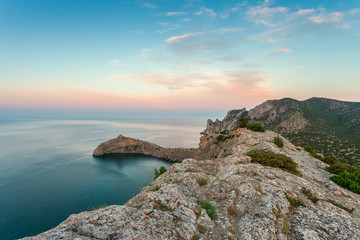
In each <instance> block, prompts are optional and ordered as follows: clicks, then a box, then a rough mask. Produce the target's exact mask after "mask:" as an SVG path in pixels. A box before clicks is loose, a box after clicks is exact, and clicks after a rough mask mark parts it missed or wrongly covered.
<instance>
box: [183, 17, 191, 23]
mask: <svg viewBox="0 0 360 240" xmlns="http://www.w3.org/2000/svg"><path fill="white" fill-rule="evenodd" d="M190 21H191V19H190V18H183V19H181V22H190Z"/></svg>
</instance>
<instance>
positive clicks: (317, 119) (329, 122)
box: [203, 97, 360, 164]
mask: <svg viewBox="0 0 360 240" xmlns="http://www.w3.org/2000/svg"><path fill="white" fill-rule="evenodd" d="M231 111H232V112H238V113H239V112H242V111H244V109H241V110H231ZM245 111H246V110H245ZM246 112H247V113H246V114H242V116H243V117H245V116H248V117H250V118H251V119H252V121H254V122H260V123H261V124H262V125H263V126H264V127H265V128H267V129H269V130H273V131H275V132H278V133H279V134H281V135H283V136H285V137H287V138H288V139H289V140H290V141H292V142H294V143H295V144H298V145H301V146H311V147H313V148H314V149H315V150H317V151H318V152H320V153H322V154H324V155H335V156H337V157H338V158H339V159H341V160H343V161H345V162H349V163H351V164H359V163H360V102H349V101H340V100H335V99H329V98H318V97H312V98H309V99H307V100H304V101H299V100H296V99H292V98H283V99H279V100H267V101H265V102H264V103H262V104H260V105H258V106H256V107H254V108H253V109H250V110H249V111H246ZM238 118H239V117H233V118H224V120H223V121H219V120H217V121H215V122H212V121H211V120H210V121H209V120H208V125H207V127H206V129H205V130H204V131H203V133H204V134H206V133H208V132H212V131H213V129H216V130H217V131H218V132H220V131H223V130H225V129H227V130H231V129H230V127H229V126H234V125H236V122H237V120H238ZM210 125H212V126H210ZM214 125H216V127H215V126H214Z"/></svg>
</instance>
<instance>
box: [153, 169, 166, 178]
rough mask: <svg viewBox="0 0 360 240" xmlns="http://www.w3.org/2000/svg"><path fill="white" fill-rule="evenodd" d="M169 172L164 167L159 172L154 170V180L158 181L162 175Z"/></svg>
mask: <svg viewBox="0 0 360 240" xmlns="http://www.w3.org/2000/svg"><path fill="white" fill-rule="evenodd" d="M166 171H167V170H166V168H165V167H164V166H161V167H160V168H159V170H157V169H156V168H154V175H155V177H154V180H155V179H157V178H158V177H159V176H160V175H161V174H163V173H165V172H166Z"/></svg>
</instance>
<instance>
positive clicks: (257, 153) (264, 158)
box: [247, 149, 301, 176]
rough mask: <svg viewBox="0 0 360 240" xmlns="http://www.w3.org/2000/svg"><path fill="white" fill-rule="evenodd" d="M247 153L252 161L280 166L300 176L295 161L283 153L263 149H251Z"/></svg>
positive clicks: (264, 164)
mask: <svg viewBox="0 0 360 240" xmlns="http://www.w3.org/2000/svg"><path fill="white" fill-rule="evenodd" d="M247 155H248V156H250V157H251V158H252V162H254V163H259V164H261V165H263V166H270V167H276V168H280V169H282V170H284V171H287V172H289V173H292V174H294V175H297V176H301V172H300V171H299V170H298V169H297V163H296V162H294V160H292V158H290V157H288V156H286V155H284V154H279V153H274V152H272V151H270V150H265V149H253V150H251V151H250V152H248V153H247Z"/></svg>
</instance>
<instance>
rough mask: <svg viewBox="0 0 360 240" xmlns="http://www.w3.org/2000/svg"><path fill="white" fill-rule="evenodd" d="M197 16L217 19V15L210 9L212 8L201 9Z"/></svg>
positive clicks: (196, 13)
mask: <svg viewBox="0 0 360 240" xmlns="http://www.w3.org/2000/svg"><path fill="white" fill-rule="evenodd" d="M195 15H198V16H199V15H206V16H209V17H216V16H217V13H216V12H215V11H214V10H212V9H210V8H206V7H201V8H200V10H199V11H197V12H195Z"/></svg>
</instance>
